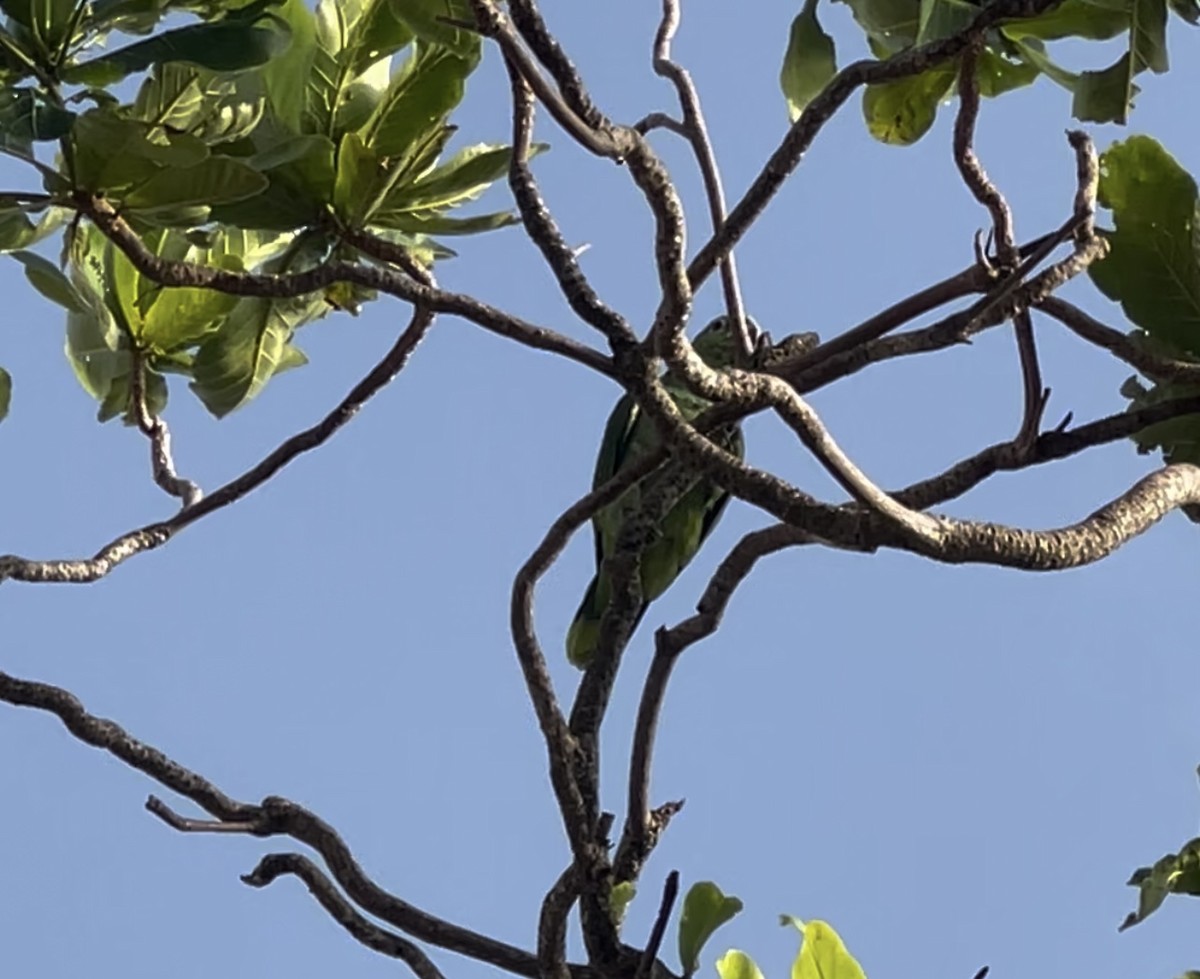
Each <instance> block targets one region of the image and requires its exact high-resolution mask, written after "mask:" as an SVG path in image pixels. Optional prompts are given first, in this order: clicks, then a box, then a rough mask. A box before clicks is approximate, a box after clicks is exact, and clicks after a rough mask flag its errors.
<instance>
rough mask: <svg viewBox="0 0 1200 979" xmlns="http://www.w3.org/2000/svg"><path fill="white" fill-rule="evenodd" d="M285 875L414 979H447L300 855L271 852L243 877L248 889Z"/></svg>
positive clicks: (359, 939)
mask: <svg viewBox="0 0 1200 979" xmlns="http://www.w3.org/2000/svg"><path fill="white" fill-rule="evenodd" d="M285 874H291V875H292V876H294V877H298V878H300V880H302V881H303V882H304V884H305V886H306V887H307V888H308V890H309V893H310V894H312V896H313V897H315V898H316V899H317V903H318V904H320V905H321V907H323V908H324V909H325V911H326V912H327V913H328V915H329V917H331V918H332V919H333V920H334V921H336V922H337V923H338V924H339V925H341V926H342V927H343V928H344V929H345V930H346V931H347V932H348V933H349V934H350V936H351V937H352V938H354V939H355V940H356V941H357V942H359V944H361V945H365V946H366V947H367V948H369V949H371V951H373V952H379V953H380V954H381V955H386V956H388V957H389V958H393V959H399V960H400V961H402V962H403V963H404V964H405V965H407V966H408V967H409V968H410V969H411V970H412V971H413V974H414V975H415V976H416V977H417V979H446V977H445V976H444V975H443V974H442V972H441V970H440V969H438V967H437V966H436V965H434V964H433V960H432V959H430V958H429V956H428V955H426V954H425V953H424V952H423V951H422V950H421V949H420V947H418V946H417V945H415V944H414V943H413V942H410V941H409V940H408V939H407V938H402V937H401V936H400V935H397V934H395V933H393V932H390V931H387V930H386V929H384V928H380V927H379V926H378V925H376V924H374V923H373V922H371V921H368V920H367V919H366V918H365V917H363V916H362V915H361V914H359V913H358V911H356V910H355V909H354V907H353V906H352V905H351V904H350V902H349V901H347V900H346V899H345V897H343V896H342V894H341V893H340V892H339V891H338V890H337V888H336V887H334V885H333V881H331V880H330V879H329V878H328V877H326V876H325V875H324V874H323V873H321V871H320V870H319V869H318V868H317V866H316V865H315V864H314V863H313V862H312V861H311V860H309V859H308V858H307V857H305V856H302V855H301V854H299V853H271V854H268V855H267V856H265V857H263V858H262V860H261V861H259V864H258V866H257V867H255V868H254V870H252V871H251V872H250V873H248V874H246V875H244V876H243V877H242V881H243V883H246V884H249V885H250V886H251V887H266V886H268V885H269V884H273V883H274V882H275V881H276V880H278V879H279V878H280V877H282V876H283V875H285Z"/></svg>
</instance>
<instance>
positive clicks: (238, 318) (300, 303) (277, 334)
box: [191, 297, 324, 418]
mask: <svg viewBox="0 0 1200 979" xmlns="http://www.w3.org/2000/svg"><path fill="white" fill-rule="evenodd" d="M323 305H324V304H323V303H322V302H321V301H320V299H319V297H318V298H317V299H316V300H315V301H314V300H313V299H312V298H307V299H305V298H302V299H300V300H294V301H287V302H285V301H279V300H275V301H272V300H269V299H259V298H248V299H242V300H240V301H239V302H238V304H237V306H235V307H234V309H233V311H232V312H231V313H230V314H229V316H228V317H227V318H226V320H225V322H224V324H222V326H221V328H220V329H219V330H218V331H217V332H216V333H214V334H212V335H210V336H209V337H207V338H206V339H205V340H204V342H203V343H202V344H201V345H200V349H199V350H198V351H197V352H196V359H195V361H194V363H193V365H192V373H193V377H194V378H195V379H194V380H193V381H192V384H191V388H192V390H193V391H195V392H196V394H197V396H198V397H199V398H200V400H201V401H202V402H203V403H204V406H205V407H206V408H207V409H208V410H209V411H210V412H212V413H213V414H214V415H216V416H217V417H218V418H221V417H223V416H225V415H227V414H229V412H231V411H233V410H234V409H235V408H239V407H241V406H242V405H244V404H245V403H246V402H248V401H249V400H251V399H252V398H254V397H255V396H256V395H258V394H259V393H260V392H261V391H262V389H263V388H264V387H265V386H266V384H267V382H268V381H269V380H270V379H271V377H272V376H274V375H275V374H276V373H278V372H279V371H280V370H283V369H286V368H288V367H293V366H298V365H299V363H301V362H302V358H303V354H300V352H299V351H296V350H293V349H290V348H289V344H290V343H291V338H292V334H293V333H294V331H295V329H296V328H297V327H298V326H300V325H301V324H302V323H303V322H305V321H307V320H309V319H313V318H314V317H315V316H317V315H320V313H321V312H323V308H322V307H323Z"/></svg>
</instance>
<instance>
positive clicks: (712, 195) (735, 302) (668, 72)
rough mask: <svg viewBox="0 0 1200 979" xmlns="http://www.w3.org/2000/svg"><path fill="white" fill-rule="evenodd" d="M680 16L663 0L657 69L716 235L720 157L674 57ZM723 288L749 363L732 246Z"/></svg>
mask: <svg viewBox="0 0 1200 979" xmlns="http://www.w3.org/2000/svg"><path fill="white" fill-rule="evenodd" d="M680 17H681V12H680V6H679V0H662V18H661V20H660V21H659V25H658V33H657V34H656V36H655V38H654V70H655V72H656V73H657V74H659V75H661V76H662V77H664V78H666V79H668V80H669V81H670V82H671V84H672V85H674V86H675V92H676V95H677V96H678V98H679V106H680V108H681V109H682V110H683V127H684V133H685V136H686V139H687V141H688V143H689V145H690V146H691V147H692V152H693V154H694V155H695V157H696V163H697V165H698V166H699V168H700V176H701V178H702V180H703V182H704V196H705V198H706V200H707V201H708V214H709V218H710V219H711V221H712V229H713V233H714V234H715V233H716V232H717V231H718V230H720V228H721V225H722V224H723V223H724V222H725V191H724V188H723V187H722V184H721V173H720V170H719V169H718V167H717V156H716V153H715V152H714V150H713V145H712V140H711V139H709V136H708V126H707V125H706V124H705V122H704V112H703V110H702V109H701V108H700V93H699V92H697V91H696V85H695V83H694V82H693V81H692V76H691V75H690V74H689V73H688V71H687V70H686V69H685V68H684V67H683V66H682V65H680V64H678V63H677V62H675V61H674V60H673V58H672V56H671V41H672V39H673V38H674V36H675V32H676V31H677V30H678V29H679V21H680ZM635 128H636V127H635ZM721 288H722V291H723V292H724V294H725V312H726V315H727V316H728V317H729V322H730V323H732V324H733V328H734V331H735V335H736V336H737V337H738V338H739V341H740V343H741V347H742V353H743V355H744V356H745V358H746V362H747V363H748V362H749V358H750V356H751V355H752V354H753V353H754V351H755V350H756V349H757V347H758V335H757V330H756V329H755V327H754V325H753V324H752V323H751V322H749V321H748V320H747V318H746V310H745V307H744V306H743V304H742V289H741V285H740V284H739V282H738V274H737V264H736V262H735V260H734V256H733V250H732V249H730V250H729V253H728V254H727V255H726V256H725V257H724V258H723V259H722V260H721Z"/></svg>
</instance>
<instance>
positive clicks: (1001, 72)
mask: <svg viewBox="0 0 1200 979" xmlns="http://www.w3.org/2000/svg"><path fill="white" fill-rule="evenodd" d="M1040 74H1041V70H1040V69H1039V68H1038V67H1037V66H1036V65H1033V64H1029V63H1026V62H1024V61H1013V60H1010V59H1008V58H1005V57H1003V56H1002V55H1000V54H998V53H996V52H995V51H993V50H992V49H991V48H984V49H983V51H982V52H980V55H979V62H978V67H977V68H976V71H975V77H976V79H977V81H978V83H979V93H980V94H981V95H983V96H984V97H985V98H995V97H996V96H997V95H1003V94H1004V93H1005V92H1010V91H1012V90H1013V89H1016V88H1022V87H1024V86H1026V85H1031V84H1033V82H1035V81H1037V78H1038V76H1039V75H1040Z"/></svg>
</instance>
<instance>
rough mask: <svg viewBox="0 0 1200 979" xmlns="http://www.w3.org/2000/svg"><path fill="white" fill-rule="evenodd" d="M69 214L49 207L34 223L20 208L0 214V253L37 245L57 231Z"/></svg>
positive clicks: (60, 209) (61, 208)
mask: <svg viewBox="0 0 1200 979" xmlns="http://www.w3.org/2000/svg"><path fill="white" fill-rule="evenodd" d="M70 213H71V212H69V211H68V210H67V209H66V208H63V207H50V208H47V209H46V212H45V213H44V214H43V215H42V216H41V218H39V219H38V221H37V222H36V223H34V222H33V221H31V220H30V219H29V216H28V214H26V213H25V211H24V209H22V208H14V209H13V210H10V211H3V212H0V252H9V251H13V250H14V249H17V248H28V247H29V246H30V245H35V244H37V243H38V242H39V241H41V240H42V239H43V238H45V237H47V236H48V235H51V234H53V233H54V232H55V231H57V230H58V229H59V228H60V227H61V226H62V225H63V223H64V222H65V221H66V220H67V218H68V216H70Z"/></svg>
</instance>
